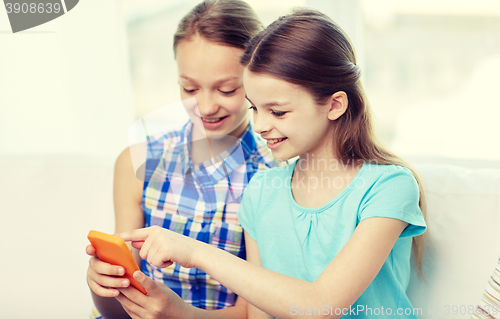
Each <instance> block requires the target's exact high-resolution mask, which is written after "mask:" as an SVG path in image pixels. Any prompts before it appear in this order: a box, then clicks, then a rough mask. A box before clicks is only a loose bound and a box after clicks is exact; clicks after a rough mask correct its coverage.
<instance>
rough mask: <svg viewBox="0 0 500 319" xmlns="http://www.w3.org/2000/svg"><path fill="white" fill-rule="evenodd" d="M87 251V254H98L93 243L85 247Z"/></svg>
mask: <svg viewBox="0 0 500 319" xmlns="http://www.w3.org/2000/svg"><path fill="white" fill-rule="evenodd" d="M85 252H86V253H87V255H90V256H97V255H96V252H95V248H94V246H92V245H88V246H87V247H85Z"/></svg>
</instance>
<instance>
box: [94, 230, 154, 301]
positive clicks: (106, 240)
mask: <svg viewBox="0 0 500 319" xmlns="http://www.w3.org/2000/svg"><path fill="white" fill-rule="evenodd" d="M87 238H88V239H89V241H90V243H91V244H92V246H94V248H95V250H96V254H97V257H99V259H100V260H102V261H104V262H107V263H109V264H112V265H118V266H122V267H123V268H124V269H125V274H124V275H123V277H125V278H127V279H128V280H130V285H132V286H133V287H134V288H136V289H137V290H139V291H140V292H142V293H143V294H145V295H147V292H146V289H144V287H142V286H141V285H140V284H139V283H138V282H137V280H135V279H134V277H133V274H134V272H135V271H137V270H139V267H138V266H137V263H136V262H135V259H134V256H132V253H131V252H130V250H129V248H128V246H127V244H126V243H125V242H124V241H123V239H121V238H120V237H117V236H113V235H109V234H106V233H102V232H99V231H96V230H91V231H90V232H89V234H88V236H87Z"/></svg>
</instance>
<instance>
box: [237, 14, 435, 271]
mask: <svg viewBox="0 0 500 319" xmlns="http://www.w3.org/2000/svg"><path fill="white" fill-rule="evenodd" d="M241 63H242V64H243V65H244V66H246V67H247V68H248V70H249V71H251V72H254V73H262V74H267V75H270V76H273V77H276V78H279V79H282V80H285V81H287V82H290V83H293V84H297V85H300V86H301V87H303V88H305V89H306V90H307V91H308V92H310V93H311V94H312V96H313V97H314V98H315V100H316V102H317V103H318V104H320V105H323V104H325V103H326V101H327V100H328V98H330V97H331V96H332V95H333V94H334V93H335V92H338V91H344V92H345V93H346V94H347V98H348V107H347V110H346V112H345V113H344V114H343V115H342V116H341V117H340V118H338V119H337V120H336V121H335V122H336V123H335V125H334V126H333V132H332V134H333V135H334V143H335V145H334V149H335V150H336V153H337V154H336V155H337V156H338V158H339V160H341V161H345V162H350V161H355V160H363V161H369V162H375V163H378V164H386V165H388V164H396V165H401V166H405V167H407V168H409V169H410V170H412V169H411V168H410V167H409V165H408V164H407V163H405V162H404V161H403V160H402V159H400V158H399V157H397V156H395V155H394V154H392V153H391V152H389V151H388V150H386V149H385V148H384V147H383V146H382V145H381V144H380V143H379V142H378V141H377V140H376V139H375V136H374V133H373V128H372V121H371V113H370V108H369V104H368V100H367V98H366V96H365V93H364V89H363V86H362V85H361V81H360V76H361V71H360V68H359V67H358V65H357V64H356V54H355V51H354V47H353V46H352V44H351V41H350V40H349V37H348V36H347V35H346V34H345V32H344V31H343V30H342V29H341V28H340V27H339V26H337V25H336V24H335V23H334V22H333V21H332V20H331V19H330V18H328V17H327V16H326V15H324V14H322V13H320V12H318V11H314V10H309V9H296V10H295V11H294V12H293V13H292V14H290V15H287V16H283V17H281V18H279V19H278V20H276V21H274V22H273V23H272V24H271V25H269V26H268V27H267V28H266V29H265V30H263V31H262V32H260V33H259V34H258V35H257V36H255V37H254V38H253V39H252V41H251V42H250V44H249V45H248V47H247V49H246V51H245V53H244V54H243V56H242V57H241ZM412 172H413V175H414V176H415V178H416V180H417V183H418V185H419V190H420V201H419V205H420V209H421V211H422V213H423V215H424V218H426V205H425V197H424V191H423V186H422V182H421V179H420V178H419V176H418V174H416V173H415V171H414V170H412ZM425 237H426V233H424V234H423V235H421V236H417V237H413V252H414V257H415V265H416V267H417V271H418V274H419V276H420V277H423V273H422V252H423V248H424V244H425Z"/></svg>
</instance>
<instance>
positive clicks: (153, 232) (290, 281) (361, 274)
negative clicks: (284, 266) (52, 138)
mask: <svg viewBox="0 0 500 319" xmlns="http://www.w3.org/2000/svg"><path fill="white" fill-rule="evenodd" d="M407 225H408V224H407V223H406V222H403V221H401V220H398V219H392V218H376V217H373V218H368V219H366V220H363V221H362V222H361V223H360V224H359V225H358V227H357V228H356V230H355V231H354V233H353V235H352V236H351V238H350V239H349V241H348V242H347V244H346V245H345V246H344V248H343V249H342V250H341V251H340V252H339V253H338V255H337V256H336V257H335V258H334V259H333V260H332V261H331V262H330V264H329V265H328V266H327V267H326V268H325V270H324V271H323V272H322V274H321V275H320V276H319V277H318V279H317V280H316V281H315V282H307V281H304V280H300V279H297V278H293V277H289V276H285V275H282V274H278V273H275V272H273V271H270V270H267V269H264V268H262V267H259V266H257V265H254V264H251V263H249V262H246V261H244V260H242V259H239V258H237V257H235V256H233V255H231V254H229V253H227V252H225V251H222V250H220V249H217V248H215V247H212V246H210V245H207V244H205V243H201V242H197V241H195V240H192V239H190V238H187V237H185V236H182V235H180V234H176V233H172V232H168V231H166V230H162V229H160V228H156V227H151V228H145V229H140V230H136V231H134V232H128V233H123V234H120V236H121V237H122V238H123V239H124V240H132V241H134V242H133V243H132V245H133V246H134V247H136V248H140V249H141V251H140V255H141V257H142V258H147V259H148V261H149V262H150V263H152V264H154V265H162V264H167V263H169V262H172V261H173V262H177V263H180V264H181V265H183V266H184V267H197V268H200V269H202V270H204V271H205V272H207V273H208V274H210V275H211V276H212V277H214V278H215V279H216V280H218V281H219V282H220V283H221V284H223V285H224V286H226V287H228V288H229V289H231V290H233V291H234V292H236V293H237V294H238V295H239V296H240V297H243V298H244V299H246V300H247V301H248V302H249V303H250V304H252V305H256V306H258V308H259V309H262V310H263V311H265V312H266V313H269V314H271V315H272V316H274V317H278V318H296V317H300V315H297V314H292V313H291V306H292V305H297V306H298V307H303V308H306V307H307V308H320V309H321V308H322V307H323V306H325V305H327V306H328V307H329V308H330V307H333V309H337V308H340V309H344V308H349V306H350V305H352V304H353V303H354V302H355V301H356V300H357V299H358V297H359V296H360V295H361V294H362V293H363V291H364V290H365V289H366V288H367V287H368V286H369V284H370V283H371V282H372V281H373V279H374V278H375V276H376V275H377V273H378V272H379V270H380V268H382V265H383V263H384V262H385V260H386V259H387V256H388V255H389V253H390V252H391V250H392V248H393V246H394V244H395V243H396V240H397V239H398V238H399V235H400V234H401V232H402V231H403V230H404V229H405V228H406V226H407ZM332 312H333V313H332ZM332 312H329V313H328V314H323V315H320V316H319V317H322V318H339V317H340V315H335V312H334V311H332Z"/></svg>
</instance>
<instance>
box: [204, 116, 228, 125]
mask: <svg viewBox="0 0 500 319" xmlns="http://www.w3.org/2000/svg"><path fill="white" fill-rule="evenodd" d="M228 116H229V115H226V116H224V117H219V118H215V119H207V118H203V117H202V118H201V119H202V120H203V121H204V122H207V123H217V122H220V121H222V120H223V119H225V118H226V117H228Z"/></svg>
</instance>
